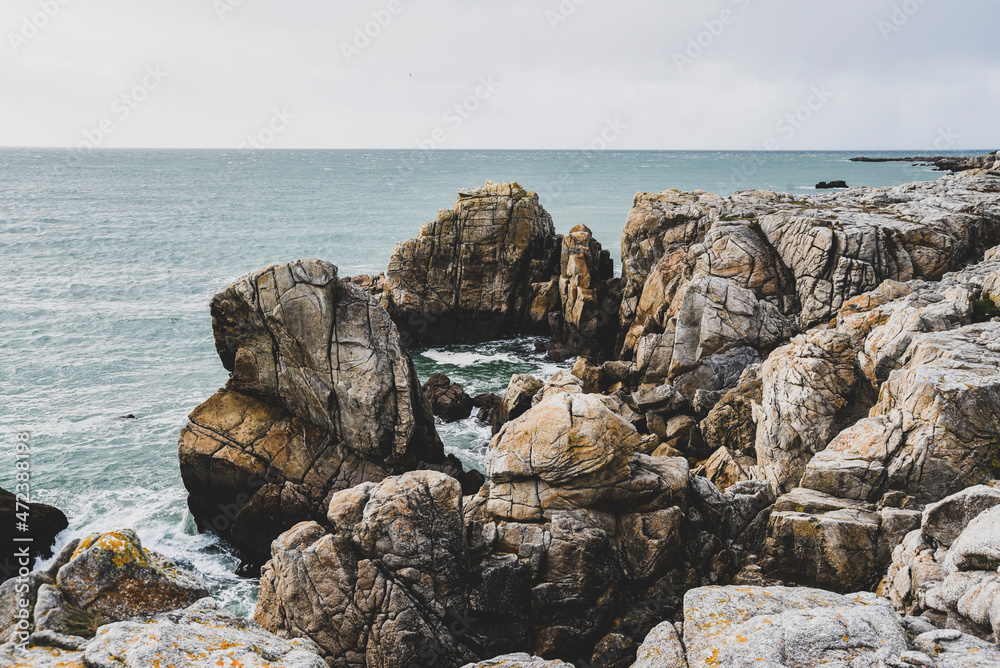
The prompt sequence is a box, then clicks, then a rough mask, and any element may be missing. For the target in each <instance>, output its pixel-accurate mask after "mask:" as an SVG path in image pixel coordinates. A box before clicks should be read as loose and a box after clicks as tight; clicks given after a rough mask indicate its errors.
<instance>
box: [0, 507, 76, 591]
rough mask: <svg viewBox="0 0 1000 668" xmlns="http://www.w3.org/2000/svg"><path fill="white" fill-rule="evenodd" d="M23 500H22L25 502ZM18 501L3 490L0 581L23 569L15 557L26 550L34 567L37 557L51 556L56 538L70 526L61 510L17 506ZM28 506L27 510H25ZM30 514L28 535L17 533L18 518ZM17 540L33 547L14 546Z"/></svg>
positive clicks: (24, 532)
mask: <svg viewBox="0 0 1000 668" xmlns="http://www.w3.org/2000/svg"><path fill="white" fill-rule="evenodd" d="M23 498H24V497H23V496H22V499H23ZM17 502H18V498H17V497H16V496H15V495H14V494H11V493H10V492H8V491H7V490H5V489H0V549H3V553H2V556H0V581H3V580H6V579H7V578H9V577H14V576H15V575H17V572H18V569H19V568H20V563H19V561H20V558H19V557H16V556H15V555H16V554H18V553H19V552H20V551H21V548H24V547H26V548H27V550H28V555H27V559H28V561H29V562H31V563H34V561H35V559H37V558H38V557H50V556H52V546H53V544H55V542H56V535H58V534H59V533H60V532H61V531H62V530H63V529H65V528H66V527H68V526H69V520H67V519H66V515H64V514H63V512H62V511H61V510H59V509H58V508H53V507H52V506H47V505H45V504H44V503H28V504H24V503H23V502H22V504H21V506H20V507H18V506H17ZM25 506H27V510H25ZM25 512H27V516H28V519H29V521H28V522H25V524H26V525H27V531H15V529H16V528H17V525H18V522H19V521H18V515H20V514H23V513H25ZM14 538H31V542H30V543H23V542H21V543H15V542H14Z"/></svg>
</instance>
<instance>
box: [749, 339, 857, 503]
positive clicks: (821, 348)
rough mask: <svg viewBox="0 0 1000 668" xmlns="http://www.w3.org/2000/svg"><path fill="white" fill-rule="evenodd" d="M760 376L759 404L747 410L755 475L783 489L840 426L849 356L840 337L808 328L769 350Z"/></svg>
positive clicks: (850, 377) (850, 383) (850, 378)
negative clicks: (753, 424) (754, 428)
mask: <svg viewBox="0 0 1000 668" xmlns="http://www.w3.org/2000/svg"><path fill="white" fill-rule="evenodd" d="M760 375H761V379H762V384H763V387H762V397H761V402H760V404H759V405H757V404H755V405H754V406H753V415H754V422H756V423H757V432H756V441H755V446H754V447H755V451H756V457H757V464H758V465H759V467H760V475H761V477H763V478H764V479H765V480H769V481H771V482H772V483H774V485H775V486H776V487H777V488H778V489H779V490H781V491H787V490H789V489H791V488H792V487H796V486H797V485H798V483H799V481H800V480H801V478H802V473H803V472H804V471H805V468H806V464H807V463H808V462H809V460H810V459H811V458H812V456H813V455H814V454H816V453H817V452H819V451H821V450H823V449H824V448H825V447H826V446H827V444H828V443H829V442H830V440H831V439H832V438H833V437H834V436H835V435H836V434H837V432H838V431H840V429H841V428H842V427H843V426H844V425H843V424H842V420H843V416H844V412H845V408H847V406H848V404H849V400H850V398H851V397H850V395H851V392H852V389H853V387H854V383H855V376H854V353H853V351H852V350H851V347H850V341H849V340H848V339H847V337H846V336H844V335H843V334H840V333H839V332H835V331H824V330H813V331H811V332H809V333H807V334H803V335H801V336H798V337H796V338H794V339H793V340H792V342H791V343H789V344H788V345H786V346H783V347H781V348H779V349H777V350H775V351H774V353H772V354H771V356H770V357H768V359H767V361H766V362H764V364H763V365H762V366H761V369H760Z"/></svg>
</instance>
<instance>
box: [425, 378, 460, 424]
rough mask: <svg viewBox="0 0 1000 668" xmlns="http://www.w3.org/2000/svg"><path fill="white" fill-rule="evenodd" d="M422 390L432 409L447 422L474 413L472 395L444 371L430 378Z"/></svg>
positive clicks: (455, 420) (456, 420)
mask: <svg viewBox="0 0 1000 668" xmlns="http://www.w3.org/2000/svg"><path fill="white" fill-rule="evenodd" d="M422 391H423V395H424V398H425V399H427V402H428V403H429V404H430V405H431V411H432V412H433V413H434V415H436V416H438V417H440V418H441V419H442V420H444V421H445V422H458V421H459V420H464V419H465V418H467V417H469V416H470V415H472V409H473V400H472V397H470V396H469V395H468V394H466V393H465V390H464V389H462V386H461V385H459V384H458V383H453V382H451V379H450V378H448V376H446V375H444V374H443V373H436V374H434V375H433V376H431V377H430V378H428V379H427V382H426V383H424V386H423V388H422Z"/></svg>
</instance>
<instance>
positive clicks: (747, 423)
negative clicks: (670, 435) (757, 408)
mask: <svg viewBox="0 0 1000 668" xmlns="http://www.w3.org/2000/svg"><path fill="white" fill-rule="evenodd" d="M762 400H763V381H762V380H761V378H760V365H751V366H749V367H747V368H746V370H745V371H744V372H743V375H742V376H740V380H739V383H737V385H736V387H734V388H733V389H732V390H730V391H728V392H727V393H726V394H725V395H724V396H723V397H722V400H721V401H719V402H718V403H717V404H715V406H714V407H713V408H712V409H711V410H710V411H709V412H708V415H707V416H706V417H705V419H704V420H702V421H701V435H702V438H703V439H704V440H705V446H706V447H707V448H708V449H709V450H711V451H712V452H716V451H718V450H719V448H731V449H732V450H733V451H735V452H739V453H742V454H744V455H751V456H755V455H756V451H755V450H754V443H755V441H756V438H757V424H756V423H755V422H754V420H753V404H754V403H755V402H756V403H758V404H759V403H761V401H762Z"/></svg>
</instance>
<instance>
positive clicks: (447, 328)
mask: <svg viewBox="0 0 1000 668" xmlns="http://www.w3.org/2000/svg"><path fill="white" fill-rule="evenodd" d="M558 261H559V242H558V237H556V235H555V231H554V228H553V226H552V218H551V217H550V216H549V214H548V213H547V212H546V211H545V209H544V208H542V206H541V204H539V202H538V195H536V194H535V193H532V192H528V191H526V190H525V189H524V188H522V187H521V186H520V185H518V184H516V183H503V184H501V183H493V182H492V181H490V182H487V183H486V185H484V186H482V187H480V188H472V189H468V190H462V191H459V196H458V200H457V201H456V202H455V206H454V207H453V208H452V209H442V210H441V212H440V213H439V214H438V218H437V220H436V221H435V222H433V223H428V224H426V225H424V226H423V227H422V228H421V229H420V234H419V236H418V237H417V238H416V239H410V240H409V241H403V242H401V243H399V244H397V245H396V249H395V250H394V251H393V255H392V259H391V260H390V261H389V268H388V270H387V271H386V275H385V288H384V290H385V292H384V295H383V300H382V303H383V305H384V306H385V307H386V309H387V310H388V311H389V313H390V314H392V317H393V319H394V320H395V321H396V324H397V325H398V327H399V330H400V332H401V334H402V336H403V340H404V343H405V345H406V346H407V347H409V346H411V345H441V344H448V343H458V342H475V341H485V340H489V339H496V338H502V337H504V336H512V335H515V334H519V333H523V332H526V331H528V330H529V329H530V327H529V325H528V324H527V323H528V321H529V310H530V308H531V306H532V300H533V297H537V295H533V293H532V286H533V284H540V283H544V282H547V281H550V280H551V278H552V276H553V275H558V273H559V271H558V266H557V263H558Z"/></svg>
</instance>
